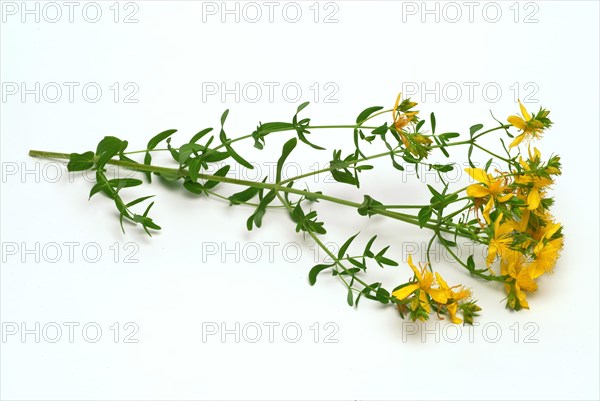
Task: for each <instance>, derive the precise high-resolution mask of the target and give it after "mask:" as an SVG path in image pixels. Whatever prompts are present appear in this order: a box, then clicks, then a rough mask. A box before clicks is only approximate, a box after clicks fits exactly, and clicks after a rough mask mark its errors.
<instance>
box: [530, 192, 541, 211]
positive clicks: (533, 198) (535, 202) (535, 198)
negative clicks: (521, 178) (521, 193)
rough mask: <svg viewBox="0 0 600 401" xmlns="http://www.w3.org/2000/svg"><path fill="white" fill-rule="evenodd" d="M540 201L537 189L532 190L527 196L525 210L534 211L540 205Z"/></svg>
mask: <svg viewBox="0 0 600 401" xmlns="http://www.w3.org/2000/svg"><path fill="white" fill-rule="evenodd" d="M540 201H541V197H540V191H538V190H537V189H532V190H531V192H529V195H528V196H527V203H528V206H527V209H529V210H535V209H537V208H538V206H539V205H540Z"/></svg>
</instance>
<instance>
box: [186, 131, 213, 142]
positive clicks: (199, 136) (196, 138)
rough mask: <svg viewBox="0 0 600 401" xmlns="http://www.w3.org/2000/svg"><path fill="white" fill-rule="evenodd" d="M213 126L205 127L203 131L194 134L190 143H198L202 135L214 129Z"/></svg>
mask: <svg viewBox="0 0 600 401" xmlns="http://www.w3.org/2000/svg"><path fill="white" fill-rule="evenodd" d="M212 130H213V129H212V128H205V129H203V130H202V131H200V132H198V133H197V134H196V135H194V136H193V137H192V139H190V142H189V143H196V142H198V141H199V140H200V139H202V137H203V136H204V135H206V134H208V133H209V132H210V131H212Z"/></svg>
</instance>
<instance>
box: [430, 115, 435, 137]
mask: <svg viewBox="0 0 600 401" xmlns="http://www.w3.org/2000/svg"><path fill="white" fill-rule="evenodd" d="M430 119H431V133H432V134H435V114H433V113H431V115H430Z"/></svg>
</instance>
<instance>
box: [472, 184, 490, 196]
mask: <svg viewBox="0 0 600 401" xmlns="http://www.w3.org/2000/svg"><path fill="white" fill-rule="evenodd" d="M489 194H490V190H489V189H487V188H486V187H484V186H483V185H481V184H471V185H469V186H468V187H467V195H468V196H472V197H473V198H485V197H486V196H488V195H489Z"/></svg>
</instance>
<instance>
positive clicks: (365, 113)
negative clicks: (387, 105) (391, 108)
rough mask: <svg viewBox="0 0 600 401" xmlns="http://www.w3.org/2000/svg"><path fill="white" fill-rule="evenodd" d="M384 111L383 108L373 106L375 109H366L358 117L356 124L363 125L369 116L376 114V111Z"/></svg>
mask: <svg viewBox="0 0 600 401" xmlns="http://www.w3.org/2000/svg"><path fill="white" fill-rule="evenodd" d="M381 109H383V107H382V106H373V107H368V108H366V109H364V110H363V111H362V112H361V113H360V114H359V115H358V117H356V123H357V124H361V123H362V122H363V121H365V120H366V119H367V118H369V116H370V115H371V114H373V113H375V112H376V111H379V110H381Z"/></svg>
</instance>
